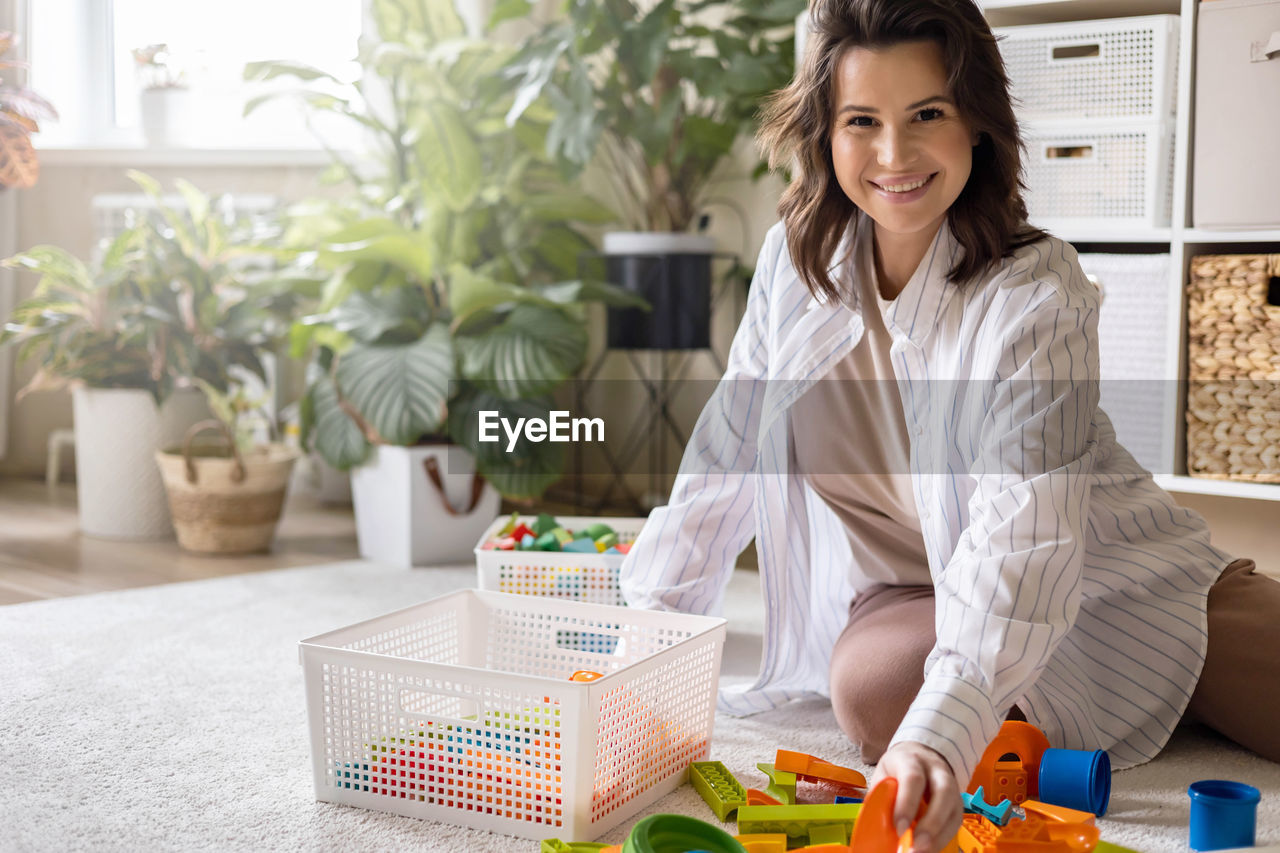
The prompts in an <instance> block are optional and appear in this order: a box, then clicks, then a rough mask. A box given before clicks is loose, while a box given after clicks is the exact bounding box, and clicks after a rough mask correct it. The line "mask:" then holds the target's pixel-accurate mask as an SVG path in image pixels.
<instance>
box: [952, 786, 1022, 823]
mask: <svg viewBox="0 0 1280 853" xmlns="http://www.w3.org/2000/svg"><path fill="white" fill-rule="evenodd" d="M960 801H961V802H962V803H964V810H965V812H966V813H968V814H977V815H982V816H983V817H985V818H986V819H987V820H989V821H991V822H992V823H994V824H995V825H996V826H1004V825H1005V824H1007V823H1008V822H1009V817H1010V814H1011V812H1012V811H1013V803H1012V802H1011V801H1009V800H1001V801H1000V802H999V803H997V804H996V805H994V806H993V805H991V804H990V803H988V802H987V800H986V798H985V797H984V796H983V793H982V786H981V785H979V786H978V790H976V791H974V792H973V793H972V794H969V793H962V794H961V795H960Z"/></svg>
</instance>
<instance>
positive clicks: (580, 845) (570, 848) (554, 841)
mask: <svg viewBox="0 0 1280 853" xmlns="http://www.w3.org/2000/svg"><path fill="white" fill-rule="evenodd" d="M608 848H609V846H608V845H607V844H597V843H595V842H594V841H561V840H560V839H559V838H546V839H543V842H542V846H541V847H540V848H539V850H538V853H599V851H602V850H607V849H608Z"/></svg>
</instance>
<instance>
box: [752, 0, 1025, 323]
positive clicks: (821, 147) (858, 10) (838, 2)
mask: <svg viewBox="0 0 1280 853" xmlns="http://www.w3.org/2000/svg"><path fill="white" fill-rule="evenodd" d="M912 41H933V42H935V43H936V44H937V45H938V46H939V47H940V48H941V50H942V59H943V65H944V67H945V68H946V69H947V74H948V77H947V88H948V90H949V91H950V95H951V98H952V99H953V100H954V101H955V103H956V107H957V109H958V110H959V111H960V114H961V115H962V116H963V117H964V119H965V120H966V121H967V122H968V124H969V127H970V129H972V130H973V131H974V132H975V133H977V134H979V140H980V141H979V143H978V145H977V146H976V147H975V148H974V149H973V171H972V172H971V173H970V175H969V181H968V183H967V184H966V185H965V187H964V189H963V190H961V192H960V196H959V197H958V198H957V199H956V201H955V203H954V204H952V206H951V209H950V210H949V211H948V212H947V221H948V223H949V224H950V226H951V231H952V233H953V234H954V235H955V238H956V240H957V241H958V242H959V243H960V245H961V246H963V247H964V252H963V253H962V256H961V258H960V260H959V262H958V263H957V264H956V266H955V268H954V269H952V270H950V272H949V273H948V275H949V277H950V279H951V280H952V281H953V282H955V283H958V284H964V283H966V282H969V281H971V280H973V279H974V278H975V277H977V276H978V274H980V273H981V272H982V271H983V270H985V269H986V268H987V267H988V266H990V265H991V264H992V263H994V262H995V261H997V260H999V259H1000V258H1002V257H1006V256H1008V255H1009V254H1010V253H1012V252H1013V250H1014V249H1016V248H1019V247H1020V246H1025V245H1027V244H1028V243H1033V242H1035V241H1036V240H1039V239H1041V238H1042V237H1044V236H1045V234H1044V232H1043V231H1040V230H1038V229H1035V228H1032V227H1030V226H1028V225H1027V224H1026V218H1027V206H1026V203H1025V202H1024V201H1023V200H1022V192H1021V191H1022V190H1023V189H1025V188H1026V186H1025V185H1024V184H1023V183H1022V181H1021V180H1020V177H1019V172H1020V171H1021V168H1022V156H1021V155H1022V141H1021V139H1020V138H1019V135H1018V122H1017V119H1015V118H1014V114H1013V104H1012V100H1011V98H1010V95H1009V80H1008V77H1007V76H1006V75H1005V71H1004V62H1003V61H1002V59H1001V58H1000V50H999V48H998V47H997V46H996V39H995V36H994V35H992V33H991V28H990V27H989V26H987V22H986V19H984V18H983V17H982V12H981V11H980V10H979V9H978V7H977V5H976V4H974V3H973V2H972V0H811V2H810V4H809V22H808V32H807V35H806V47H805V51H804V57H803V59H802V60H801V64H800V68H799V70H798V71H797V72H796V75H795V78H794V79H793V80H792V81H791V83H790V84H789V85H788V86H787V87H786V88H784V89H781V90H779V91H778V92H776V93H775V94H774V95H773V96H771V97H770V99H769V100H768V101H767V102H766V104H765V107H764V110H763V121H762V124H761V128H760V133H759V136H758V138H759V141H760V144H761V146H762V147H763V148H764V149H765V151H766V153H767V154H768V157H769V164H770V166H772V167H773V168H774V169H779V168H787V167H790V168H791V170H792V181H791V183H790V185H789V186H788V187H787V189H786V191H785V192H784V193H783V195H782V200H781V201H780V202H779V204H778V214H779V215H780V216H781V217H782V221H783V222H784V227H785V228H786V232H787V245H788V248H789V249H790V252H791V260H792V263H793V265H794V266H795V268H796V271H797V272H798V273H799V274H800V277H801V279H803V281H804V282H805V284H806V285H808V287H809V290H810V291H812V292H813V293H814V294H815V295H818V294H822V295H824V296H826V297H828V298H832V299H835V298H838V297H839V289H838V287H837V285H836V283H835V282H833V281H832V280H831V276H830V273H829V268H830V266H831V263H832V256H833V255H834V254H835V251H836V248H837V246H838V245H839V243H840V238H841V237H842V236H843V235H844V233H845V230H846V229H847V228H848V225H849V220H850V218H851V217H853V215H854V214H855V212H856V209H857V208H856V207H855V205H854V204H853V202H852V201H850V200H849V198H848V196H846V195H845V193H844V190H842V189H841V188H840V184H839V183H837V182H836V175H835V169H834V167H833V166H832V161H831V121H832V114H833V111H834V99H835V82H834V81H835V73H836V70H837V66H838V64H839V62H840V60H841V59H842V58H843V57H844V55H845V53H846V52H847V51H848V50H849V49H851V48H855V47H866V48H885V47H891V46H893V45H895V44H900V43H902V42H912Z"/></svg>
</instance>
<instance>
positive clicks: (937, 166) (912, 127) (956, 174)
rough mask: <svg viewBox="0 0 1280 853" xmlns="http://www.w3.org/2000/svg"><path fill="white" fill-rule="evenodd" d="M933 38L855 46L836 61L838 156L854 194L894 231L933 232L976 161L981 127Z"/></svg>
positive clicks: (834, 139)
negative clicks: (951, 84) (965, 112)
mask: <svg viewBox="0 0 1280 853" xmlns="http://www.w3.org/2000/svg"><path fill="white" fill-rule="evenodd" d="M946 81H947V75H946V69H945V68H943V64H942V50H941V49H940V48H939V47H938V45H937V44H935V43H934V42H932V41H918V42H903V43H900V44H896V45H894V46H892V47H887V48H879V49H875V50H872V49H868V48H861V47H856V48H851V49H850V50H848V51H847V52H846V53H845V55H844V56H843V57H842V58H841V60H840V62H839V63H838V65H837V66H836V78H835V114H834V116H833V121H832V127H831V158H832V161H833V163H834V165H835V173H836V179H837V180H838V181H839V183H840V186H841V188H842V189H844V192H845V195H847V196H848V197H849V200H850V201H852V202H853V203H854V204H856V205H857V206H858V207H859V208H861V209H862V210H863V211H865V212H866V213H867V215H868V216H870V217H871V218H872V219H873V220H875V222H876V224H877V225H878V226H879V227H880V229H883V230H885V231H887V232H891V233H892V234H895V235H901V236H902V237H907V236H908V235H916V236H917V237H919V238H921V239H927V240H932V239H933V235H934V234H936V233H937V230H938V228H939V227H940V226H941V225H942V220H943V217H945V216H946V212H947V210H948V209H949V208H950V207H951V204H952V203H953V202H954V201H955V200H956V198H958V197H959V195H960V191H961V190H963V189H964V185H965V182H966V181H968V180H969V172H970V170H971V169H972V168H973V146H974V145H976V144H977V142H978V139H977V135H976V134H974V133H973V132H972V131H971V130H970V129H969V126H968V124H967V123H966V122H965V121H964V120H963V119H962V118H961V117H960V114H959V112H958V111H957V110H956V106H955V104H954V103H953V102H952V101H951V99H950V95H949V94H948V92H947V85H946Z"/></svg>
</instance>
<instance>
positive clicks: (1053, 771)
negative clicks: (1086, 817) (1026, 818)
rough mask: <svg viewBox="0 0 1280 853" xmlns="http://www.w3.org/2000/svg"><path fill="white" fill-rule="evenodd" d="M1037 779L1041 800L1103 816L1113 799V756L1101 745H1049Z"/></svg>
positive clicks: (1042, 756)
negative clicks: (1096, 747)
mask: <svg viewBox="0 0 1280 853" xmlns="http://www.w3.org/2000/svg"><path fill="white" fill-rule="evenodd" d="M1038 782H1039V787H1040V802H1042V803H1049V804H1050V805H1054V806H1065V807H1066V808H1069V809H1076V810H1077V811H1082V812H1092V813H1093V814H1096V815H1097V816H1098V817H1102V816H1103V815H1104V814H1106V813H1107V803H1109V802H1110V801H1111V758H1110V757H1109V756H1108V755H1107V753H1106V751H1105V750H1101V749H1096V750H1093V751H1092V752H1090V751H1087V750H1082V749H1046V750H1045V751H1044V754H1043V755H1041V756H1040V776H1039V778H1038Z"/></svg>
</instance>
